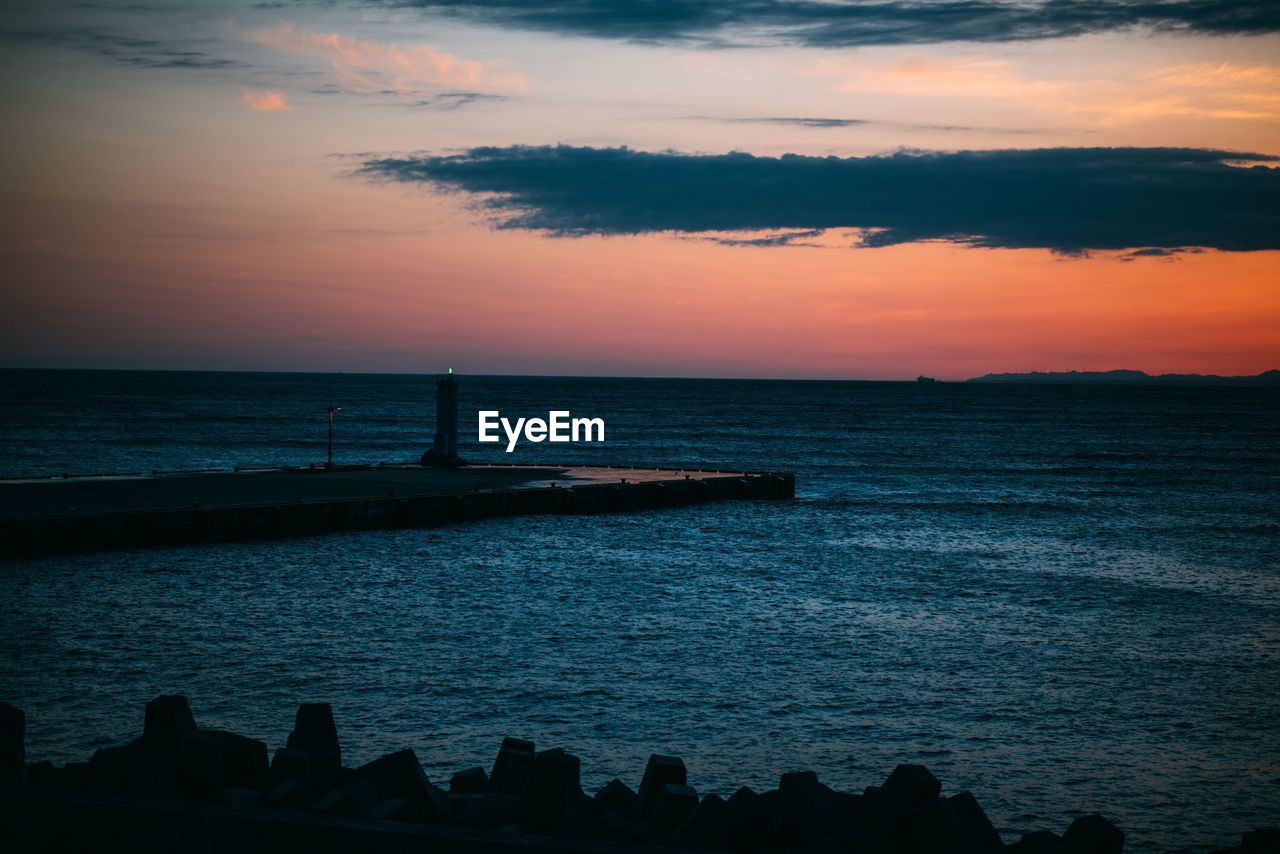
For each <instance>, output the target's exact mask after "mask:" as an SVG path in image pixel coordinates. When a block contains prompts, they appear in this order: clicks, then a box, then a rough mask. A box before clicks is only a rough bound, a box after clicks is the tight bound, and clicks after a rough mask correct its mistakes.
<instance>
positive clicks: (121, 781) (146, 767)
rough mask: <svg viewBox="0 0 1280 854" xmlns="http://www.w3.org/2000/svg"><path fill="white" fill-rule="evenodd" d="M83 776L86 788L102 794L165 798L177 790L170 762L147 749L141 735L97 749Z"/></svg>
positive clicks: (171, 795) (170, 796) (172, 795)
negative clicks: (85, 779) (126, 742)
mask: <svg viewBox="0 0 1280 854" xmlns="http://www.w3.org/2000/svg"><path fill="white" fill-rule="evenodd" d="M86 776H87V781H86V782H87V783H88V786H87V789H88V790H89V791H92V792H98V793H100V794H104V795H124V796H126V797H134V798H150V799H168V798H172V797H174V796H175V795H176V793H177V792H176V783H175V780H174V772H173V768H172V766H171V765H170V763H167V762H162V761H160V756H159V755H158V754H156V753H154V752H152V751H149V750H147V749H146V748H145V747H144V746H143V740H142V739H135V740H134V741H131V742H129V743H128V744H122V745H119V746H117V747H106V748H103V749H102V750H99V751H97V752H96V753H94V754H93V757H92V758H91V759H90V760H89V766H88V768H87V775H86Z"/></svg>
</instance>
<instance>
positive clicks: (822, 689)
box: [0, 372, 1280, 851]
mask: <svg viewBox="0 0 1280 854" xmlns="http://www.w3.org/2000/svg"><path fill="white" fill-rule="evenodd" d="M461 379H462V383H463V385H462V396H461V400H462V406H463V414H462V418H461V422H462V425H463V428H464V429H463V439H464V442H463V446H464V447H463V449H462V453H463V454H464V455H466V456H470V457H473V458H480V459H487V460H496V461H501V460H503V459H510V460H512V461H516V462H574V463H634V464H662V465H672V466H677V465H679V466H709V467H723V468H752V469H758V468H768V469H784V470H791V471H794V472H795V473H796V477H797V492H798V495H797V498H796V500H795V501H791V502H760V503H736V502H735V503H724V504H712V505H702V506H696V507H687V508H680V509H670V510H662V511H653V512H646V513H636V514H630V515H624V516H599V517H563V518H562V517H531V518H525V519H514V520H496V521H491V522H478V523H472V524H465V525H459V526H456V527H451V528H446V529H436V530H419V531H383V532H373V533H351V534H341V535H333V536H327V537H318V538H311V539H303V540H290V541H275V542H262V543H242V544H235V545H213V546H205V547H192V548H182V549H166V550H151V551H118V552H109V553H103V554H95V555H84V556H73V557H59V558H48V559H41V560H37V561H26V562H10V563H4V564H0V646H2V648H3V650H4V660H3V666H2V667H0V685H3V686H4V687H3V691H4V693H5V694H6V695H7V696H6V697H5V699H7V700H8V701H9V702H12V703H15V704H16V705H19V706H21V707H23V708H25V709H26V711H27V714H28V755H29V757H30V758H33V759H35V758H49V759H53V760H55V761H58V762H63V761H68V760H83V759H85V758H87V757H88V755H89V754H90V753H91V751H92V750H94V749H95V748H97V747H99V746H103V745H106V744H111V743H117V742H120V741H122V740H125V739H127V738H130V737H132V736H134V735H136V734H137V733H138V732H139V731H140V728H141V709H142V705H143V704H144V703H145V702H146V700H148V699H150V698H151V697H153V696H155V695H156V694H160V693H169V692H177V691H180V692H184V693H186V694H188V695H189V697H190V699H191V703H192V706H193V708H194V710H195V711H196V714H197V718H198V719H199V720H200V722H201V723H202V724H204V725H208V726H218V727H226V728H230V729H234V730H236V731H239V732H243V733H245V734H248V735H253V736H255V737H258V738H262V739H264V740H266V741H267V742H268V743H269V744H270V745H272V746H276V745H279V744H282V743H283V741H284V737H285V735H286V734H287V732H288V730H289V729H290V727H291V724H292V715H293V710H294V708H295V707H296V704H297V703H298V702H301V701H305V700H327V701H330V702H332V703H333V704H334V706H335V710H336V714H337V717H338V720H339V726H340V729H341V730H342V735H343V737H344V749H345V751H346V753H347V758H348V760H349V762H351V763H357V762H360V761H363V760H366V759H369V758H373V757H374V756H376V755H379V754H381V753H384V752H387V751H390V750H393V749H398V748H400V747H403V746H411V747H413V748H414V749H415V750H416V751H417V752H418V754H419V756H420V757H422V758H423V759H424V761H425V762H427V763H428V771H429V773H430V774H431V776H432V778H433V779H434V780H436V781H437V782H446V781H447V778H448V776H449V774H450V773H452V771H454V770H458V769H461V768H464V767H467V766H470V765H473V764H484V765H488V764H489V763H490V762H491V761H492V757H493V754H494V753H495V751H496V749H497V745H498V743H499V741H500V739H501V738H502V736H504V735H520V736H525V737H529V738H533V739H535V740H536V741H537V742H538V743H539V744H541V745H543V746H552V745H563V746H565V747H566V748H568V749H569V750H571V751H573V752H576V753H577V754H579V755H580V756H581V757H582V761H583V771H584V783H585V784H586V785H588V786H589V787H593V788H594V787H598V786H599V785H601V784H603V783H604V782H606V781H607V780H609V779H610V778H612V777H614V776H618V777H620V778H622V779H623V780H624V781H626V782H628V783H630V784H632V785H635V784H636V783H638V779H639V775H640V773H641V771H642V769H643V766H644V760H645V758H646V757H647V756H648V754H649V753H651V752H655V751H657V752H668V753H676V754H679V755H681V756H683V757H684V759H685V761H686V763H687V765H688V766H689V769H690V778H691V779H690V782H691V784H692V785H694V786H695V787H696V788H697V789H698V790H699V791H700V792H702V793H707V792H720V793H728V792H731V791H732V790H733V789H735V788H736V787H737V786H739V785H743V784H747V785H751V786H754V787H758V788H768V787H771V786H772V785H775V784H776V781H777V777H778V775H779V774H781V773H782V772H785V771H790V770H795V769H799V768H813V769H814V770H816V771H817V772H818V773H819V775H820V776H821V778H822V779H823V780H824V781H825V782H827V783H829V784H831V785H833V786H835V787H837V788H842V789H847V790H860V789H861V788H862V787H864V786H866V785H868V784H874V783H879V782H880V781H882V780H883V778H884V777H885V776H886V775H887V774H888V772H889V771H890V770H892V768H893V767H894V765H896V764H897V763H899V762H920V763H923V764H925V765H927V766H929V768H930V769H931V770H933V771H934V773H935V774H937V775H938V777H939V778H941V780H942V781H943V787H944V791H946V792H955V791H960V790H962V789H969V790H971V791H973V792H974V794H975V795H976V797H977V798H978V800H979V802H980V803H981V804H982V805H983V807H984V808H985V809H986V811H987V812H988V814H989V815H990V816H991V818H992V820H993V821H994V823H995V824H996V826H997V828H998V829H999V830H1000V831H1001V832H1002V833H1003V834H1004V836H1005V838H1006V839H1007V840H1010V841H1012V840H1014V839H1016V838H1017V835H1018V834H1019V833H1021V832H1023V831H1026V830H1030V829H1036V828H1041V827H1047V828H1050V829H1053V830H1056V831H1059V832H1060V831H1061V830H1062V829H1064V828H1065V827H1066V825H1067V824H1068V823H1069V821H1070V820H1071V818H1072V817H1073V816H1075V815H1078V814H1081V813H1087V812H1093V811H1101V812H1103V813H1104V814H1106V815H1107V816H1109V817H1110V818H1112V819H1113V820H1115V821H1116V822H1117V823H1118V824H1119V825H1120V826H1121V827H1122V828H1123V829H1124V830H1125V831H1126V833H1127V834H1128V845H1127V849H1128V850H1134V851H1151V850H1178V849H1187V850H1208V849H1210V848H1212V847H1214V846H1222V845H1226V844H1229V843H1235V842H1238V839H1239V833H1240V832H1241V831H1243V830H1246V829H1250V828H1253V827H1256V826H1261V825H1265V824H1276V823H1278V822H1280V713H1278V712H1277V705H1278V704H1277V696H1278V694H1280V691H1278V690H1277V688H1278V686H1280V509H1278V508H1280V500H1277V496H1278V495H1280V396H1278V395H1277V393H1276V392H1275V391H1274V390H1265V389H1223V388H1216V389H1215V388H1147V387H1121V388H1115V387H1086V386H1079V387H1070V386H1068V387H1052V386H1050V387H1044V386H989V385H984V386H975V385H960V384H936V385H916V384H893V383H799V382H771V381H768V382H766V381H761V382H739V381H701V380H696V381H695V380H690V381H682V380H596V379H590V380H586V379H583V380H574V379H571V380H553V379H532V378H478V377H477V378H471V377H463V378H461ZM0 381H2V382H3V400H0V403H3V410H2V412H3V416H2V420H0V473H3V474H8V475H42V474H57V473H61V472H64V471H67V472H94V471H104V472H105V471H149V470H152V469H177V468H211V467H230V466H232V465H241V466H245V465H263V464H293V465H296V464H306V463H309V462H320V461H322V460H323V459H324V456H325V439H326V435H327V434H326V430H327V420H326V415H325V411H324V407H325V406H327V405H340V406H342V407H343V411H342V413H341V414H340V416H339V418H338V421H337V423H336V425H335V458H336V460H337V461H338V462H344V461H350V462H377V461H380V460H388V461H403V460H410V459H414V458H416V457H417V456H418V455H419V454H420V453H421V451H422V450H423V449H425V447H426V446H427V444H428V443H429V441H430V436H431V434H432V432H433V431H434V423H433V418H434V388H433V386H432V378H429V377H407V376H357V375H323V376H322V375H296V374H294V375H289V374H277V375H270V374H259V375H255V374H161V373H155V374H131V373H70V372H48V373H41V372H37V373H21V372H7V373H0ZM478 409H499V410H501V411H502V412H503V414H504V415H507V414H510V415H524V416H532V415H543V416H545V413H546V412H547V411H548V410H550V409H569V410H571V411H573V412H574V414H575V415H587V416H599V417H603V418H604V419H605V421H606V424H607V432H606V439H607V441H606V443H605V444H604V445H585V444H583V445H558V446H548V445H545V444H544V445H529V444H522V445H521V446H520V447H519V448H518V450H517V452H516V453H515V454H512V455H510V456H508V455H505V454H503V453H502V452H501V450H500V449H498V448H497V447H496V446H492V445H486V446H483V447H482V446H480V445H478V444H477V443H476V442H475V436H474V425H475V423H476V419H475V412H476V410H478Z"/></svg>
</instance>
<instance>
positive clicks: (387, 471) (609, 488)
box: [0, 465, 795, 557]
mask: <svg viewBox="0 0 1280 854" xmlns="http://www.w3.org/2000/svg"><path fill="white" fill-rule="evenodd" d="M794 495H795V477H794V475H791V474H789V473H777V472H742V471H735V472H723V471H688V470H683V469H661V468H627V467H614V466H595V467H584V466H576V467H575V466H567V467H551V466H464V467H460V468H453V469H433V468H429V467H426V468H424V467H421V466H417V465H396V466H387V465H378V466H344V467H342V468H340V469H338V470H325V469H318V468H298V469H264V470H257V471H234V472H179V473H172V474H162V473H160V472H153V473H152V474H150V475H146V474H141V473H139V474H133V475H113V476H101V477H96V478H70V477H65V476H64V477H62V478H46V479H28V480H23V481H8V482H4V483H2V484H0V500H2V501H3V513H0V544H2V545H0V556H10V557H13V556H28V555H37V554H49V553H56V552H68V551H88V550H94V549H109V548H126V547H145V546H164V545H181V544H187V543H199V542H227V541H234V540H244V539H261V538H275V537H292V536H307V535H314V534H325V533H332V532H335V531H344V530H372V529H379V528H421V527H430V526H435V525H446V524H451V523H456V522H464V521H470V520H474V519H488V518H494V517H499V516H521V515H530V514H544V513H562V514H586V513H617V512H625V511H633V510H642V509H650V508H657V507H665V506H675V505H681V504H692V503H697V502H703V501H716V500H727V499H757V498H791V497H793V496H794ZM55 508H56V509H55Z"/></svg>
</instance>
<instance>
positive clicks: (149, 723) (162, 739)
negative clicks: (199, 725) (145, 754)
mask: <svg viewBox="0 0 1280 854" xmlns="http://www.w3.org/2000/svg"><path fill="white" fill-rule="evenodd" d="M195 734H196V719H195V717H194V716H193V715H192V714H191V707H190V706H189V705H187V698H186V697H185V696H184V695H182V694H162V695H161V696H159V697H156V698H155V699H154V700H152V701H151V702H149V703H147V707H146V712H145V719H144V721H143V726H142V737H143V738H144V739H145V740H146V742H147V747H148V748H150V749H152V750H158V751H161V752H165V753H169V754H171V755H175V756H176V755H177V753H178V748H179V747H181V746H182V742H183V741H184V740H185V739H187V738H189V737H190V736H193V735H195Z"/></svg>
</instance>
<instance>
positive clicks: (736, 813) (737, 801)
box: [724, 786, 777, 852]
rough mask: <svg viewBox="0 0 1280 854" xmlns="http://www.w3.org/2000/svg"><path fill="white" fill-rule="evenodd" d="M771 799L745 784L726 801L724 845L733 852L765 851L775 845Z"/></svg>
mask: <svg viewBox="0 0 1280 854" xmlns="http://www.w3.org/2000/svg"><path fill="white" fill-rule="evenodd" d="M776 800H777V798H776V793H775V796H774V798H773V800H772V801H770V800H766V799H765V798H764V797H763V796H761V795H758V794H756V793H755V792H754V791H753V790H752V789H750V788H748V787H746V786H743V787H742V788H741V789H739V790H738V791H736V792H734V793H733V794H732V795H731V796H730V797H729V800H727V801H725V815H724V822H725V847H726V848H728V849H730V850H732V851H752V852H753V851H762V850H764V849H767V848H769V847H771V846H772V844H773V807H774V806H775V805H776Z"/></svg>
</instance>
